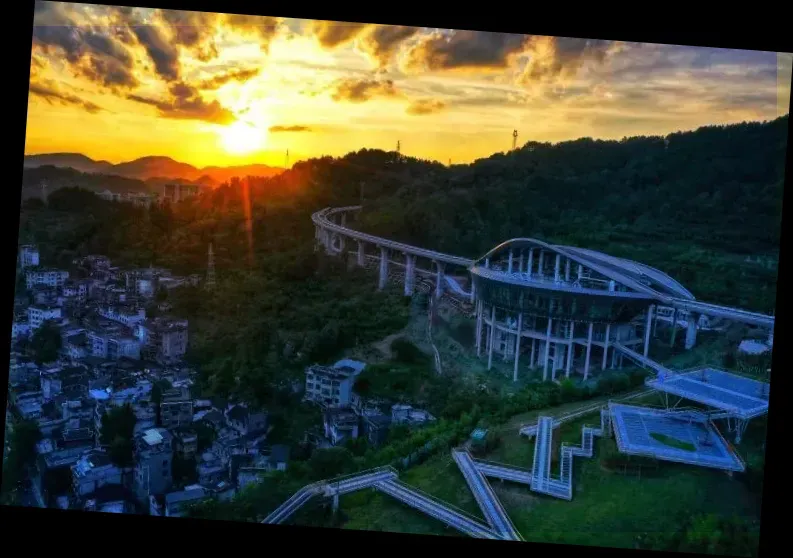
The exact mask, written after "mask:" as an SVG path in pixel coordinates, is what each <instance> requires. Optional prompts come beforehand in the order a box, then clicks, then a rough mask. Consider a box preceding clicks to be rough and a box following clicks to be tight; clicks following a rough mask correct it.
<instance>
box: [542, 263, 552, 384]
mask: <svg viewBox="0 0 793 558" xmlns="http://www.w3.org/2000/svg"><path fill="white" fill-rule="evenodd" d="M540 261H542V252H540ZM552 324H553V320H552V319H551V317H550V316H548V329H546V331H545V358H544V359H543V363H542V380H543V381H546V380H547V379H548V357H549V356H550V352H551V325H552Z"/></svg>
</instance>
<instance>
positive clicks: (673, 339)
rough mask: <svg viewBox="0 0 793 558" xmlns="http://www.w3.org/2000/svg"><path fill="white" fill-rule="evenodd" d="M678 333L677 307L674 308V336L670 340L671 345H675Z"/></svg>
mask: <svg viewBox="0 0 793 558" xmlns="http://www.w3.org/2000/svg"><path fill="white" fill-rule="evenodd" d="M676 334H677V308H675V309H674V310H672V337H671V339H670V340H669V346H670V347H674V346H675V335H676Z"/></svg>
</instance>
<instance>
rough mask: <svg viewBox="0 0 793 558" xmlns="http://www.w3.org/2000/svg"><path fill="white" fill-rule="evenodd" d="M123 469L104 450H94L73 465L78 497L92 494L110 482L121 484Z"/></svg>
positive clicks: (74, 487) (75, 489)
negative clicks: (114, 463)
mask: <svg viewBox="0 0 793 558" xmlns="http://www.w3.org/2000/svg"><path fill="white" fill-rule="evenodd" d="M121 479H122V472H121V469H120V468H118V467H116V466H115V465H113V463H112V462H111V461H110V457H109V456H108V455H107V454H106V453H105V452H103V451H99V450H92V451H89V452H87V453H86V454H85V455H83V456H82V457H80V458H79V460H78V461H77V463H75V464H74V465H73V466H72V487H73V489H74V494H75V495H76V496H77V497H81V496H86V495H88V494H92V493H93V492H95V491H96V490H98V489H99V488H100V487H102V486H105V485H108V484H118V485H120V484H121Z"/></svg>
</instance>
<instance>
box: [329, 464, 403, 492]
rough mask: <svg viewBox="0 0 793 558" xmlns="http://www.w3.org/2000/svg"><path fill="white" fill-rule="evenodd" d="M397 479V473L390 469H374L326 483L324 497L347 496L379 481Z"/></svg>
mask: <svg viewBox="0 0 793 558" xmlns="http://www.w3.org/2000/svg"><path fill="white" fill-rule="evenodd" d="M395 478H397V473H396V471H394V470H393V469H391V468H383V469H375V470H374V471H371V472H367V473H363V474H356V475H350V476H347V477H341V478H339V479H333V480H330V481H326V485H325V495H326V496H336V495H339V496H341V495H344V494H349V493H350V492H355V491H356V490H363V489H364V488H369V487H370V486H373V485H374V484H375V483H378V482H380V481H385V480H390V479H395Z"/></svg>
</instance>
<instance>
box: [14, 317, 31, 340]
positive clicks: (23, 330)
mask: <svg viewBox="0 0 793 558" xmlns="http://www.w3.org/2000/svg"><path fill="white" fill-rule="evenodd" d="M27 335H30V322H28V321H24V322H21V321H16V320H15V321H14V322H13V323H12V324H11V339H19V338H20V337H25V336H27Z"/></svg>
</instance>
